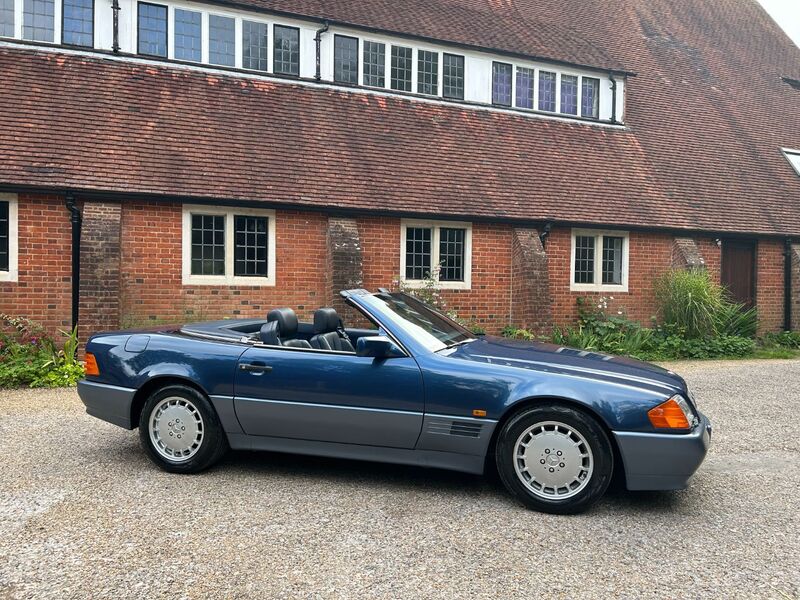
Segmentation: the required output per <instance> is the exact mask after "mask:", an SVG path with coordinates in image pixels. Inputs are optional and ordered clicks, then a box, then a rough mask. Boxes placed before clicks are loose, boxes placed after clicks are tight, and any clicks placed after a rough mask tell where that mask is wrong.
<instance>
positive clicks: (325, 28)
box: [314, 21, 330, 81]
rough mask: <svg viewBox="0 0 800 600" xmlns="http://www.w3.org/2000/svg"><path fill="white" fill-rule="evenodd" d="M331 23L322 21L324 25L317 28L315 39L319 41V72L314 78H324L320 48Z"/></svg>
mask: <svg viewBox="0 0 800 600" xmlns="http://www.w3.org/2000/svg"><path fill="white" fill-rule="evenodd" d="M329 28H330V25H329V24H328V22H327V21H323V22H322V27H320V28H319V29H317V35H315V36H314V41H315V42H316V43H317V74H316V75H315V76H314V79H316V80H317V81H319V80H320V79H322V71H321V67H320V48H321V46H322V34H323V33H325V32H326V31H328V29H329Z"/></svg>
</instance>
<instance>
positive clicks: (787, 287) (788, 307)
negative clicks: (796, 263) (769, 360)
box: [783, 237, 792, 331]
mask: <svg viewBox="0 0 800 600" xmlns="http://www.w3.org/2000/svg"><path fill="white" fill-rule="evenodd" d="M783 329H784V331H791V330H792V240H791V239H790V238H788V237H787V238H786V240H785V241H784V251H783Z"/></svg>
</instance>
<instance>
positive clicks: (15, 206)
mask: <svg viewBox="0 0 800 600" xmlns="http://www.w3.org/2000/svg"><path fill="white" fill-rule="evenodd" d="M0 202H8V271H0V281H19V199H18V198H17V195H16V194H0Z"/></svg>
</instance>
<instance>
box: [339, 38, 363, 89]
mask: <svg viewBox="0 0 800 600" xmlns="http://www.w3.org/2000/svg"><path fill="white" fill-rule="evenodd" d="M333 80H334V81H336V82H338V83H352V84H353V85H355V84H357V83H358V38H354V37H350V36H349V35H338V34H337V35H335V36H333Z"/></svg>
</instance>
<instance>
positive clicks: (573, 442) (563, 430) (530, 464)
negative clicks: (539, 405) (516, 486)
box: [514, 421, 594, 500]
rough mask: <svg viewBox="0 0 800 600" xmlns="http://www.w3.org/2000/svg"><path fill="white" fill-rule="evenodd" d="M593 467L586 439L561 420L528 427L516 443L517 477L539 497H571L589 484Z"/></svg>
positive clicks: (550, 498)
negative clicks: (560, 421)
mask: <svg viewBox="0 0 800 600" xmlns="http://www.w3.org/2000/svg"><path fill="white" fill-rule="evenodd" d="M593 469H594V458H593V456H592V449H591V448H590V447H589V444H588V443H587V441H586V438H584V437H583V436H582V435H581V434H580V433H578V432H577V431H575V429H573V428H572V427H570V426H569V425H566V424H564V423H559V422H558V421H542V422H541V423H536V424H535V425H532V426H531V427H528V428H527V429H526V430H525V431H523V432H522V435H520V436H519V438H517V442H516V443H515V444H514V470H515V471H516V472H517V477H519V479H520V481H522V483H523V484H525V486H526V487H527V488H528V489H529V490H530V491H531V492H532V493H533V494H534V495H536V496H538V497H540V498H545V499H547V500H563V499H565V498H571V497H572V496H574V495H575V494H577V493H579V492H580V491H581V490H582V489H583V488H585V487H586V486H587V485H588V483H589V481H590V480H591V478H592V471H593Z"/></svg>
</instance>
